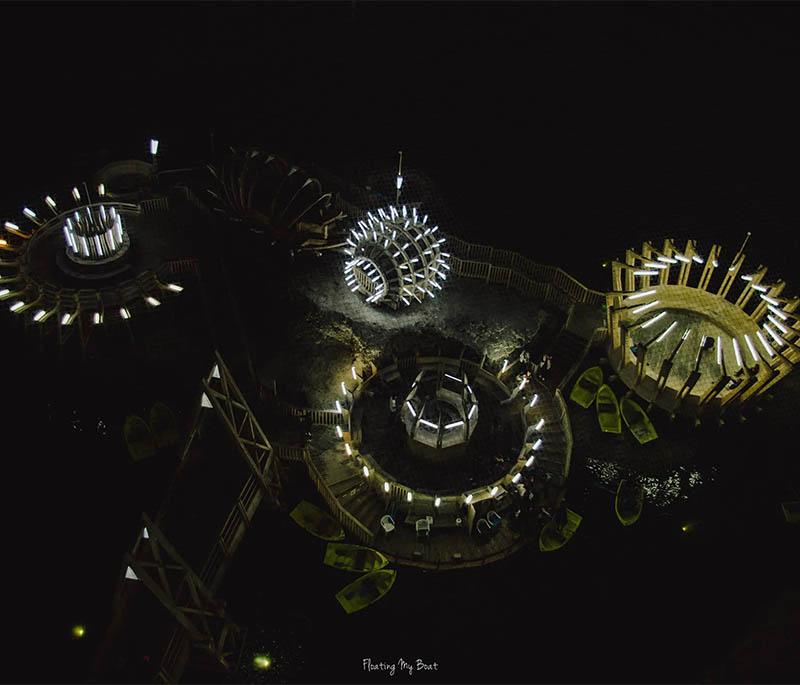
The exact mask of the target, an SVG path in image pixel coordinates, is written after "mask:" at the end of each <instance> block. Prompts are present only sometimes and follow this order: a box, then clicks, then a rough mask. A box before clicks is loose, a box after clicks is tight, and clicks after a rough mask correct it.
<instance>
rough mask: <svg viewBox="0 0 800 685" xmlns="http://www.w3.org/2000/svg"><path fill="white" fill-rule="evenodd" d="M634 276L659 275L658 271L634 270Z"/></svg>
mask: <svg viewBox="0 0 800 685" xmlns="http://www.w3.org/2000/svg"><path fill="white" fill-rule="evenodd" d="M633 275H634V276H658V271H634V272H633Z"/></svg>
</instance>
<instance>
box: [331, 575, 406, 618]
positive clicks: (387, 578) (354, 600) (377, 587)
mask: <svg viewBox="0 0 800 685" xmlns="http://www.w3.org/2000/svg"><path fill="white" fill-rule="evenodd" d="M396 576H397V571H393V570H390V569H382V570H380V571H371V572H370V573H367V574H365V575H363V576H361V577H360V578H358V579H357V580H354V581H353V582H352V583H350V585H346V586H345V587H343V588H342V589H341V590H339V592H337V593H336V599H337V600H339V604H341V605H342V609H344V610H345V611H346V612H347V613H348V614H352V613H355V612H356V611H361V610H362V609H364V608H366V607H368V606H369V605H370V604H372V603H373V602H375V601H377V600H379V599H380V598H381V597H383V596H384V595H385V594H386V593H387V592H389V590H391V589H392V585H394V580H395V578H396Z"/></svg>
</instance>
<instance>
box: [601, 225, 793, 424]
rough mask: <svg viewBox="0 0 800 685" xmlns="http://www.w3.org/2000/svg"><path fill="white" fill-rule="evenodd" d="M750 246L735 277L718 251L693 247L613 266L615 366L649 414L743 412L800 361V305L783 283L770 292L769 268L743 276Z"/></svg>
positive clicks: (648, 250) (669, 248)
mask: <svg viewBox="0 0 800 685" xmlns="http://www.w3.org/2000/svg"><path fill="white" fill-rule="evenodd" d="M748 237H749V234H748ZM746 244H747V239H745V241H744V244H742V247H741V248H740V249H739V251H738V252H737V253H736V255H735V256H734V257H733V260H732V261H731V263H730V264H729V265H728V266H727V267H721V265H720V261H719V256H720V252H721V248H720V246H719V245H713V246H712V247H711V250H710V251H709V253H708V255H707V256H706V257H703V256H702V255H701V254H700V253H699V252H698V247H697V244H696V243H695V241H693V240H689V241H688V242H687V243H686V246H685V248H683V249H678V247H677V246H676V245H675V244H674V243H673V241H672V240H670V239H667V240H665V241H664V243H663V246H661V247H660V248H659V249H656V248H655V247H653V245H651V244H650V243H649V242H646V243H644V245H643V247H642V252H641V254H639V253H637V252H635V251H633V250H628V251H627V253H626V256H625V262H624V263H623V262H618V261H615V262H613V263H612V266H611V273H612V280H613V288H614V289H613V291H612V292H609V293H607V294H606V302H607V305H608V331H609V360H610V362H611V364H612V365H613V366H614V368H615V369H616V370H617V373H618V375H619V377H620V378H621V379H622V380H623V382H624V383H625V384H626V385H627V386H628V387H629V388H631V389H632V390H633V391H634V392H636V394H637V395H639V396H640V397H642V398H643V399H645V400H647V401H648V402H649V403H650V404H653V405H656V406H659V407H661V408H662V409H665V410H666V411H668V412H670V413H671V414H675V413H681V414H684V415H687V416H692V417H695V418H696V417H698V416H699V415H702V414H704V413H706V412H707V411H709V410H710V411H712V412H717V413H719V414H720V415H721V414H722V413H723V412H724V411H725V410H726V409H727V408H729V407H735V408H736V409H738V410H739V411H741V409H742V408H743V406H744V405H745V404H746V403H747V402H748V401H750V400H751V399H753V398H755V397H757V396H759V395H761V394H762V393H763V392H764V391H766V390H767V389H768V388H770V387H771V386H773V385H774V384H775V383H777V382H778V381H780V380H781V379H782V378H783V377H785V376H786V375H787V374H788V373H789V372H790V371H791V370H792V368H793V366H794V365H795V364H796V363H798V361H800V344H799V342H800V340H798V336H800V319H798V317H797V314H796V310H797V307H798V305H800V298H797V297H794V298H791V299H787V298H786V297H784V296H783V295H782V293H783V291H784V288H785V286H786V284H785V283H784V282H783V281H782V280H775V281H773V282H771V283H768V282H767V281H766V280H765V276H766V273H767V268H766V267H765V266H759V267H758V268H757V269H755V270H754V271H753V272H752V273H745V274H743V275H741V276H739V272H740V270H741V269H742V266H743V264H744V261H745V254H744V248H745V245H746ZM717 269H719V273H720V274H721V275H720V276H717V280H718V284H717V285H715V288H714V289H713V290H712V289H711V288H710V284H711V282H712V279H713V277H714V275H715V271H716V270H717ZM692 275H694V276H695V278H691V276H692ZM737 276H739V278H737ZM690 278H691V281H692V283H691V284H690ZM737 284H738V285H737ZM648 367H649V368H650V369H652V373H650V374H649V373H648Z"/></svg>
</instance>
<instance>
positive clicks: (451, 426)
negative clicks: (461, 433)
mask: <svg viewBox="0 0 800 685" xmlns="http://www.w3.org/2000/svg"><path fill="white" fill-rule="evenodd" d="M463 425H464V422H463V421H453V423H448V424H447V425H446V426H445V427H444V429H445V430H450V429H451V428H458V427H459V426H463Z"/></svg>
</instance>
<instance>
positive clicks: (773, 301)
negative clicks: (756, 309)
mask: <svg viewBox="0 0 800 685" xmlns="http://www.w3.org/2000/svg"><path fill="white" fill-rule="evenodd" d="M759 297H760V298H761V299H762V300H764V301H765V302H769V303H770V304H774V305H775V306H776V307H777V306H778V305H779V304H780V302H778V300H776V299H774V298H772V297H769V295H759Z"/></svg>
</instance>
